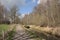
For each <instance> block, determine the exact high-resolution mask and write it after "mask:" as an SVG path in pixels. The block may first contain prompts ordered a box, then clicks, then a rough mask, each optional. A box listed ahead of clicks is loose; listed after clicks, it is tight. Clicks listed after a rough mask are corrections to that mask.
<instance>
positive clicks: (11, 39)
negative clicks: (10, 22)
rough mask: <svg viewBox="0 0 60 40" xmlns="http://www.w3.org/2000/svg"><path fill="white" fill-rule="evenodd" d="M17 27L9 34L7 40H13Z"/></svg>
mask: <svg viewBox="0 0 60 40" xmlns="http://www.w3.org/2000/svg"><path fill="white" fill-rule="evenodd" d="M15 31H16V30H15V27H14V28H13V29H12V31H10V32H9V33H8V39H7V40H13V37H14V35H15Z"/></svg>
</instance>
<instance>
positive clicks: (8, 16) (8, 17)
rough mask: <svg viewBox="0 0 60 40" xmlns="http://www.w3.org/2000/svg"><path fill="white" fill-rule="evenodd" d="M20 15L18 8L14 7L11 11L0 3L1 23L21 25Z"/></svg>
mask: <svg viewBox="0 0 60 40" xmlns="http://www.w3.org/2000/svg"><path fill="white" fill-rule="evenodd" d="M19 16H20V13H18V7H17V6H15V5H13V6H12V7H11V8H10V9H9V10H8V9H7V8H6V7H5V6H4V5H2V4H1V3H0V23H3V22H5V21H6V22H7V21H9V22H11V23H20V18H19Z"/></svg>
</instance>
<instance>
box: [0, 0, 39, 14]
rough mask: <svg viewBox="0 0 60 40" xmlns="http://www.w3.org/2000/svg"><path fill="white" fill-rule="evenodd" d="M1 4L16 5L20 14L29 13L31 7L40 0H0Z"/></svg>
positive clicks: (31, 9)
mask: <svg viewBox="0 0 60 40" xmlns="http://www.w3.org/2000/svg"><path fill="white" fill-rule="evenodd" d="M0 1H1V2H2V4H3V5H5V6H6V7H8V8H10V7H12V6H13V5H15V4H16V5H17V6H18V7H19V9H20V10H19V12H20V13H21V14H27V13H28V12H29V13H31V12H32V11H33V8H34V7H35V6H37V5H38V3H40V0H0Z"/></svg>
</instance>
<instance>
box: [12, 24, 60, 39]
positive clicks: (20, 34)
mask: <svg viewBox="0 0 60 40" xmlns="http://www.w3.org/2000/svg"><path fill="white" fill-rule="evenodd" d="M13 26H14V27H15V28H16V32H15V36H14V37H13V39H14V40H60V37H59V38H57V37H55V36H54V35H51V34H49V32H51V31H52V30H53V28H49V27H40V26H35V25H30V28H29V29H27V28H25V27H24V25H20V24H14V25H12V26H11V28H13ZM46 32H48V33H46Z"/></svg>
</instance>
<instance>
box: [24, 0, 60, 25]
mask: <svg viewBox="0 0 60 40" xmlns="http://www.w3.org/2000/svg"><path fill="white" fill-rule="evenodd" d="M42 1H44V0H42ZM23 19H24V21H25V23H27V22H28V23H29V24H35V25H44V26H47V25H48V26H60V21H59V20H60V1H59V0H46V2H45V3H42V2H41V3H40V4H39V5H38V6H36V7H35V9H34V11H33V12H32V13H31V14H29V15H26V16H25V17H24V18H23ZM25 19H26V20H25Z"/></svg>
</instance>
